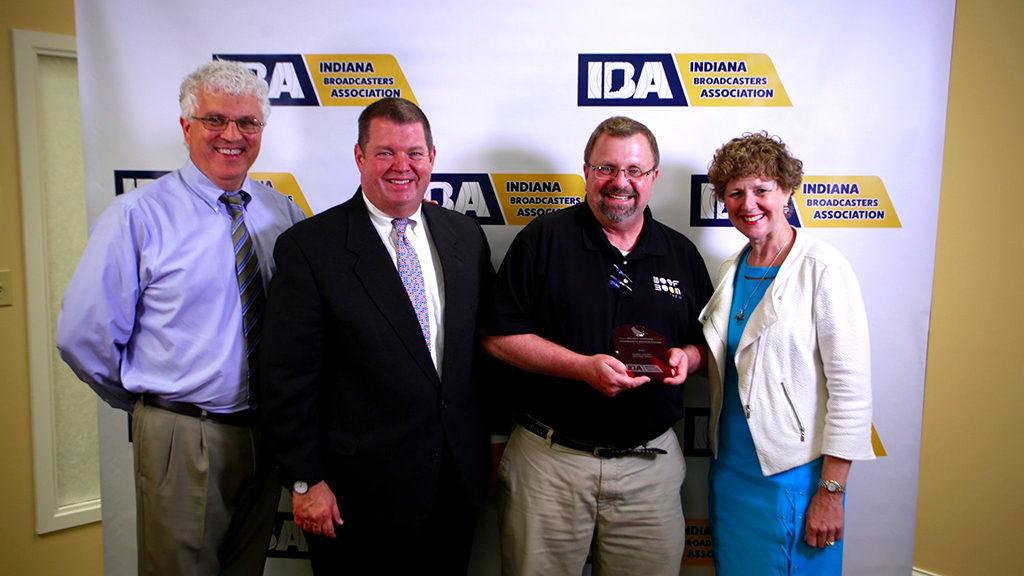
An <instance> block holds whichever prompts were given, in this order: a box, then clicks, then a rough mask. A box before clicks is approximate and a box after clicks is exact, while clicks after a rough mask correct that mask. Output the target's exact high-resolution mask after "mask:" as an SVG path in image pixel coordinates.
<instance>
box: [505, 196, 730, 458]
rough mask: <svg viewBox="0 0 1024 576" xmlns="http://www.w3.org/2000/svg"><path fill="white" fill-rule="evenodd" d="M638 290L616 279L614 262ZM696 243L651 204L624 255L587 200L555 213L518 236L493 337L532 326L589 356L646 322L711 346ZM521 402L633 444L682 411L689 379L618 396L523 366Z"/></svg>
mask: <svg viewBox="0 0 1024 576" xmlns="http://www.w3.org/2000/svg"><path fill="white" fill-rule="evenodd" d="M616 265H618V267H619V268H620V269H621V270H622V272H624V273H625V274H626V275H627V276H628V277H629V279H630V280H631V285H632V288H633V290H632V292H628V291H626V292H625V293H624V291H621V290H617V289H616V288H615V287H613V286H612V284H611V283H610V282H609V277H610V275H611V274H612V273H613V272H615V266H616ZM711 293H712V286H711V279H710V277H709V276H708V272H707V267H706V266H705V265H704V260H703V258H701V256H700V254H699V253H698V252H697V248H696V247H695V246H694V245H693V243H692V242H690V240H689V239H687V238H686V237H685V236H683V235H682V234H680V233H679V232H676V231H675V230H672V229H671V228H669V227H668V226H665V225H663V224H661V223H659V222H657V221H656V220H654V218H653V217H652V216H651V211H650V209H649V208H647V209H645V210H644V225H643V230H642V231H641V233H640V237H639V240H638V241H637V245H636V247H635V248H634V249H633V250H632V251H631V252H630V253H629V254H627V255H626V256H625V257H624V256H622V253H621V252H620V251H619V250H618V249H617V248H615V247H614V246H612V245H611V243H609V242H608V238H607V237H606V236H605V234H604V231H603V230H602V229H601V225H600V223H599V222H598V221H597V219H596V218H595V217H594V215H593V213H592V212H591V210H590V207H589V206H588V205H587V204H586V203H585V202H584V203H580V204H577V205H576V206H573V207H570V208H565V209H563V210H560V211H558V212H554V213H550V214H546V215H544V216H541V217H539V218H537V219H535V220H534V221H533V222H531V223H530V224H529V225H527V226H526V227H525V228H524V229H523V230H522V231H521V232H520V233H519V234H518V235H517V236H516V238H515V240H513V242H512V245H511V247H510V248H509V251H508V253H507V254H506V255H505V260H504V262H502V264H501V268H500V269H499V271H498V280H497V286H496V294H495V311H496V314H495V318H494V319H493V320H492V321H491V322H490V325H489V326H488V329H487V332H488V333H489V334H492V335H510V334H528V333H533V334H537V335H539V336H542V337H544V338H547V339H549V340H551V341H553V342H556V343H558V344H561V345H563V346H565V347H566V348H569V349H571V350H573V351H575V352H579V353H581V354H586V355H592V354H614V352H613V345H612V331H613V329H614V328H616V327H617V326H620V325H623V324H639V325H642V326H646V327H647V328H650V329H652V330H655V331H657V332H659V333H661V334H662V335H664V336H665V338H666V340H667V344H668V346H669V347H670V348H671V347H681V346H683V345H685V344H702V343H703V342H704V337H703V334H702V332H701V325H700V322H699V321H698V319H697V317H698V315H699V313H700V311H701V309H703V307H704V305H705V304H706V303H707V300H708V298H709V297H710V296H711ZM512 387H513V392H514V394H515V403H516V404H517V406H516V407H517V409H519V410H523V411H525V412H527V413H528V414H530V415H531V416H533V417H534V418H536V419H537V420H540V421H541V422H543V423H545V424H547V425H548V426H551V427H552V428H554V429H556V430H558V431H559V432H561V433H564V434H566V435H568V436H571V437H573V438H575V439H577V440H580V441H584V442H588V443H591V444H595V445H601V446H614V447H633V446H637V445H639V444H642V443H644V442H646V441H648V440H651V439H653V438H655V437H657V436H659V435H660V434H662V433H663V432H665V431H666V430H667V429H668V428H669V427H671V426H672V425H673V424H674V423H675V422H676V421H677V420H679V419H680V418H681V417H682V415H683V402H682V386H668V385H665V384H660V383H657V382H649V383H647V384H645V385H643V386H640V387H639V388H635V389H633V390H628V391H625V392H622V393H620V394H618V395H617V396H615V397H614V398H609V397H607V396H605V395H603V394H601V393H600V392H597V391H596V390H594V389H593V388H591V387H590V385H589V384H587V383H586V382H583V381H580V380H566V379H560V378H552V377H549V376H543V375H540V374H535V373H531V372H526V371H522V370H517V371H516V374H515V377H514V378H513V379H512Z"/></svg>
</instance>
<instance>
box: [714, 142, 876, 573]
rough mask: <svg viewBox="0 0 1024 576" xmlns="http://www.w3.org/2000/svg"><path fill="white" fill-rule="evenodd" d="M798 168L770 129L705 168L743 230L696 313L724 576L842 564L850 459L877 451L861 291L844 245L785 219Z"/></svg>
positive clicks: (731, 146)
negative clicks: (704, 348) (705, 362)
mask: <svg viewBox="0 0 1024 576" xmlns="http://www.w3.org/2000/svg"><path fill="white" fill-rule="evenodd" d="M802 176H803V164H802V163H801V162H800V160H797V159H796V158H794V157H793V156H792V155H791V154H790V152H789V150H788V149H787V148H786V145H785V144H783V143H782V141H781V140H779V139H778V138H777V137H771V136H768V135H767V134H766V133H764V132H761V133H757V134H745V135H744V136H743V137H741V138H735V139H733V140H731V141H730V142H728V143H726V144H725V145H723V146H722V147H721V148H719V149H718V151H717V152H715V157H714V160H713V161H712V163H711V167H710V168H709V170H708V179H709V180H710V181H711V184H712V186H713V187H714V190H715V194H716V196H717V197H718V199H719V201H722V202H724V203H725V207H726V210H727V211H728V213H729V220H730V221H731V222H732V224H733V226H735V227H736V229H737V230H739V231H740V232H741V233H743V235H744V236H746V237H747V238H748V239H749V242H748V244H747V245H746V246H745V247H744V248H743V249H742V250H741V251H740V252H738V253H737V254H735V255H733V256H732V257H731V258H729V259H728V260H727V261H726V262H725V263H724V264H723V266H722V269H721V272H720V274H719V279H718V284H717V286H716V290H715V294H714V296H712V297H711V300H710V301H709V302H708V305H707V307H706V308H705V309H704V311H703V312H702V314H701V322H703V324H704V335H705V337H706V338H707V342H708V349H709V351H710V354H709V356H710V358H709V368H708V370H709V376H710V380H711V421H710V427H711V428H710V438H711V447H712V452H713V454H714V456H715V459H714V460H713V462H712V464H711V472H710V481H709V490H710V510H711V528H712V536H713V541H714V551H715V568H716V573H717V574H718V576H730V575H733V574H743V575H746V574H835V575H836V576H838V575H839V574H841V573H842V556H843V552H842V538H843V513H844V510H843V504H844V493H845V490H846V478H847V475H848V474H849V471H850V463H851V461H852V460H867V459H871V458H873V457H874V454H873V451H872V448H871V360H870V351H869V345H868V327H867V317H866V315H865V312H864V305H863V301H862V299H861V294H860V288H859V287H858V284H857V279H856V277H855V276H854V274H853V270H852V269H851V267H850V265H849V263H848V262H847V261H846V260H845V259H844V258H843V257H842V255H840V254H839V252H838V251H836V250H835V249H834V248H832V247H830V246H828V245H827V244H824V243H823V242H820V241H818V240H814V239H813V238H810V237H809V236H808V235H807V233H806V232H805V231H800V232H797V229H796V228H794V227H793V226H792V225H791V224H790V222H789V217H790V207H791V205H792V204H791V200H792V196H793V191H794V190H795V189H796V188H797V187H798V186H799V185H800V181H801V179H802Z"/></svg>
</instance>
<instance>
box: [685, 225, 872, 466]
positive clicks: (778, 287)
mask: <svg viewBox="0 0 1024 576" xmlns="http://www.w3.org/2000/svg"><path fill="white" fill-rule="evenodd" d="M744 250H746V248H744ZM742 253H743V250H741V251H740V252H737V253H736V254H734V255H732V256H731V257H730V258H729V259H728V260H726V261H725V263H723V265H722V268H721V270H720V271H719V280H718V285H717V287H716V290H715V293H714V295H713V296H712V297H711V300H710V301H709V302H708V304H707V306H706V307H705V308H704V310H703V311H702V312H701V315H700V321H701V322H702V323H703V324H704V336H705V338H707V343H708V349H709V351H710V355H709V356H710V357H709V364H708V376H709V380H710V387H711V421H710V430H709V432H710V437H711V450H712V452H713V453H714V455H715V458H717V457H718V422H719V418H720V417H721V414H722V397H723V394H722V383H723V382H724V381H725V365H726V357H725V354H726V339H727V337H728V330H729V328H730V327H731V326H730V322H731V321H732V318H731V317H730V308H731V306H732V296H733V286H734V279H735V276H736V270H737V267H738V262H739V257H740V255H741V254H742ZM732 326H735V324H732ZM735 362H736V369H737V372H738V374H739V394H740V400H741V402H742V403H743V405H744V410H745V411H746V412H747V424H748V425H749V426H750V434H751V436H752V437H753V439H754V447H755V448H756V450H757V456H758V459H759V460H760V463H761V471H762V473H763V474H764V475H766V476H768V475H771V474H777V473H779V472H783V471H785V470H789V469H791V468H795V467H797V466H800V465H803V464H806V463H808V462H810V461H812V460H815V459H816V458H818V457H819V456H821V455H822V454H828V455H830V456H835V457H837V458H843V459H847V460H870V459H873V458H874V451H873V449H872V446H871V348H870V345H869V342H868V322H867V315H866V314H865V312H864V303H863V300H862V298H861V293H860V286H859V285H858V283H857V278H856V276H854V274H853V269H852V268H851V267H850V264H849V263H848V262H847V261H846V259H845V258H843V256H842V255H841V254H840V253H839V252H838V251H837V250H836V249H834V248H832V247H831V246H829V245H828V244H825V243H824V242H821V241H819V240H814V239H812V238H810V237H808V236H807V234H806V232H802V231H800V232H798V233H797V234H796V237H795V238H794V240H793V248H792V250H791V251H790V253H789V256H787V257H786V260H785V261H783V263H782V265H781V266H780V268H779V273H778V276H777V277H776V278H775V280H774V281H773V282H772V283H771V285H770V286H769V287H768V290H767V292H766V293H765V295H764V297H763V298H762V299H761V302H760V303H759V304H758V305H757V308H755V309H754V310H753V312H751V313H750V319H749V320H748V321H747V326H746V329H745V330H744V332H743V336H742V337H741V339H740V342H739V346H738V348H737V351H736V358H735Z"/></svg>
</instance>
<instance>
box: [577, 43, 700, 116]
mask: <svg viewBox="0 0 1024 576" xmlns="http://www.w3.org/2000/svg"><path fill="white" fill-rule="evenodd" d="M577 104H578V105H579V106H686V105H687V103H686V94H685V93H684V92H683V85H682V84H681V83H680V81H679V73H678V72H676V65H675V62H674V61H673V60H672V56H671V55H670V54H580V60H579V97H578V99H577Z"/></svg>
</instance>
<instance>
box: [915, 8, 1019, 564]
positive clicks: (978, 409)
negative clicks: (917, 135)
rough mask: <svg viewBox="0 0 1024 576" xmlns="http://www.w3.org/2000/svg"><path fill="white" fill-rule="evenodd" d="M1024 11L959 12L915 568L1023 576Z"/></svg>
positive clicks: (974, 10) (940, 218)
mask: <svg viewBox="0 0 1024 576" xmlns="http://www.w3.org/2000/svg"><path fill="white" fill-rule="evenodd" d="M1021 22H1024V2H1020V1H1019V0H960V1H959V2H957V7H956V29H955V32H954V35H953V67H952V75H951V78H950V89H949V115H948V118H947V123H946V148H945V156H944V162H943V171H942V200H941V203H940V206H939V237H938V247H937V251H936V261H935V289H934V292H933V296H932V298H933V302H932V319H931V320H932V321H931V335H930V337H929V343H928V376H927V379H926V384H925V386H926V388H925V403H924V430H923V440H922V454H921V481H920V488H919V496H918V513H917V545H916V549H915V554H914V563H915V565H916V566H918V567H919V568H921V569H924V570H928V571H931V572H935V573H937V574H943V575H963V576H969V575H974V574H980V575H988V574H1024V554H1022V553H1021V549H1020V548H1018V547H1019V546H1020V545H1021V539H1020V537H1021V535H1022V534H1024V530H1022V529H1021V527H1020V524H1019V522H1020V520H1021V518H1022V517H1024V490H1022V482H1024V451H1022V449H1021V441H1022V440H1024V413H1022V410H1024V400H1022V398H1024V377H1022V376H1021V367H1020V366H1018V363H1019V362H1020V361H1021V359H1022V357H1024V337H1022V336H1021V334H1022V331H1021V328H1020V327H1021V326H1022V325H1024V323H1022V321H1024V313H1022V312H1021V311H1022V310H1024V302H1022V301H1021V296H1022V295H1024V271H1022V266H1024V258H1022V257H1021V244H1020V237H1021V235H1020V233H1021V232H1022V231H1024V221H1022V218H1021V217H1022V215H1024V192H1022V190H1021V188H1019V187H1018V186H1020V185H1021V184H1020V182H1019V181H1020V180H1021V174H1020V173H1019V172H1017V170H1018V169H1020V168H1022V167H1024V148H1022V146H1021V144H1020V143H1021V135H1022V134H1024V113H1022V104H1021V94H1022V91H1024V59H1022V58H1024V33H1022V31H1021V28H1020V24H1021Z"/></svg>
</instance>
